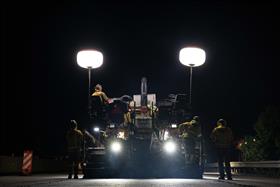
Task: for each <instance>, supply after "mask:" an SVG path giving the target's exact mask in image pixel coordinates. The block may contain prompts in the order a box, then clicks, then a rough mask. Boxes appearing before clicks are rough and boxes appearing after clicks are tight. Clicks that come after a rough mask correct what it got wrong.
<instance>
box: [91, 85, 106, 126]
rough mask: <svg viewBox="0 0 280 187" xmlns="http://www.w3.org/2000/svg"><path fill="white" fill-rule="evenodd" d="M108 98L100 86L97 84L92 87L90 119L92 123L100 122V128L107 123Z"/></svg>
mask: <svg viewBox="0 0 280 187" xmlns="http://www.w3.org/2000/svg"><path fill="white" fill-rule="evenodd" d="M109 103H110V99H109V98H108V97H107V95H106V94H105V93H104V92H103V91H102V86H101V85H100V84H97V85H96V86H95V88H94V93H93V94H92V95H91V114H90V115H91V119H93V122H94V123H97V124H100V125H101V126H100V128H101V129H102V130H104V129H105V127H106V125H107V121H108V120H107V110H108V109H107V107H108V104H109Z"/></svg>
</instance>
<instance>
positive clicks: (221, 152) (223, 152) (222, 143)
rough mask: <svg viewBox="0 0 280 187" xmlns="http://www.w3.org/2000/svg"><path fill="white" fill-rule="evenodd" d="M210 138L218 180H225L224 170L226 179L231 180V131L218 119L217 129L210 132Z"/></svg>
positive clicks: (223, 121)
mask: <svg viewBox="0 0 280 187" xmlns="http://www.w3.org/2000/svg"><path fill="white" fill-rule="evenodd" d="M210 138H211V139H212V141H213V143H214V145H215V148H216V150H217V155H218V166H219V174H220V177H219V179H222V180H223V179H225V173H224V170H225V171H226V175H227V179H228V180H232V175H231V167H230V148H231V146H232V143H233V135H232V131H231V129H230V128H229V127H227V123H226V121H225V120H224V119H219V120H218V121H217V127H216V128H214V130H213V131H212V133H211V135H210ZM224 164H225V168H224Z"/></svg>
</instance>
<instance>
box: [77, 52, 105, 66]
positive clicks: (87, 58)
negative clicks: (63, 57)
mask: <svg viewBox="0 0 280 187" xmlns="http://www.w3.org/2000/svg"><path fill="white" fill-rule="evenodd" d="M77 62H78V65H79V66H81V67H83V68H98V67H100V66H101V65H102V64H103V55H102V53H101V52H99V51H96V50H84V51H80V52H78V54H77Z"/></svg>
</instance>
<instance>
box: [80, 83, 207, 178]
mask: <svg viewBox="0 0 280 187" xmlns="http://www.w3.org/2000/svg"><path fill="white" fill-rule="evenodd" d="M113 100H114V101H113V102H112V103H111V104H109V105H108V106H106V107H107V108H106V109H105V110H104V109H103V108H102V107H100V106H101V105H100V102H99V101H98V98H95V99H93V101H94V102H93V104H92V108H93V109H96V110H95V111H93V112H92V113H93V114H94V115H93V121H92V123H91V127H90V128H91V129H90V128H88V130H87V131H86V132H87V133H89V134H90V135H91V136H92V137H94V138H95V139H96V140H97V141H96V143H94V144H88V142H86V143H85V148H84V164H83V172H84V178H95V177H133V178H138V177H141V178H150V177H155V178H159V177H180V178H182V177H183V178H202V172H203V161H202V157H201V136H200V137H198V138H197V140H196V142H195V148H194V152H193V153H187V152H186V150H185V148H184V146H183V144H184V142H183V141H182V139H181V138H180V136H179V134H178V126H179V124H180V123H182V122H183V121H185V120H188V118H190V117H191V116H190V115H191V113H190V112H189V111H188V106H187V105H186V95H184V94H176V95H170V96H169V99H167V100H165V101H161V102H158V103H157V100H156V94H148V92H147V79H146V78H142V80H141V94H140V95H134V96H133V98H132V97H130V96H127V95H125V96H122V97H120V98H115V99H113ZM101 113H102V114H101ZM104 113H105V114H104ZM100 116H102V117H101V118H100ZM127 118H130V119H127ZM186 154H192V155H193V159H192V160H186Z"/></svg>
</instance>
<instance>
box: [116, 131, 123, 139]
mask: <svg viewBox="0 0 280 187" xmlns="http://www.w3.org/2000/svg"><path fill="white" fill-rule="evenodd" d="M117 138H120V139H125V137H124V131H120V132H118V135H117Z"/></svg>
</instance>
